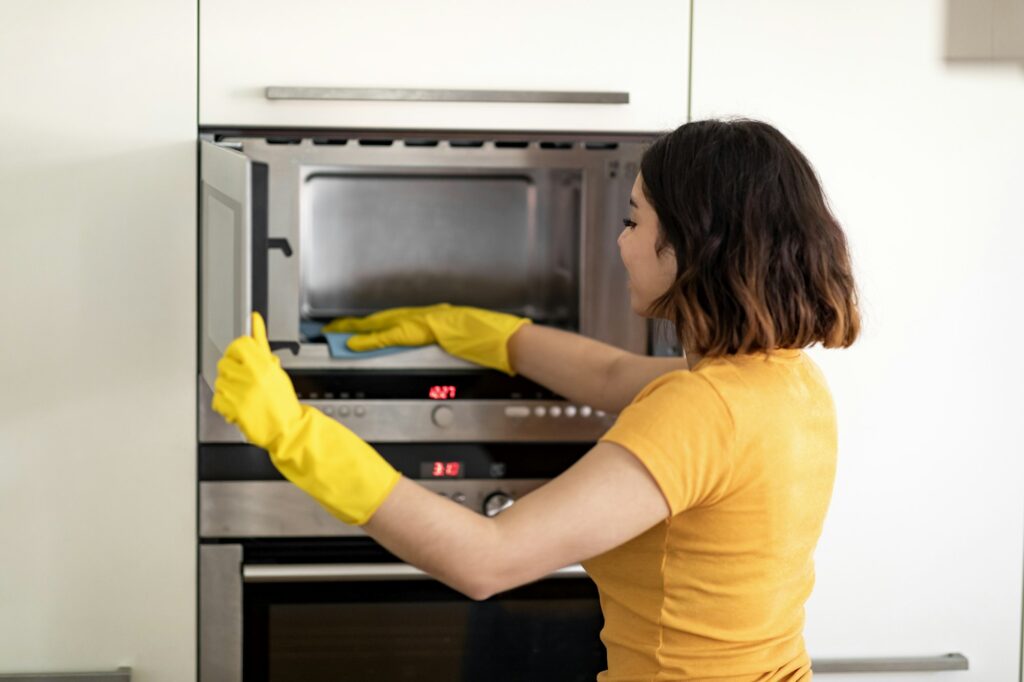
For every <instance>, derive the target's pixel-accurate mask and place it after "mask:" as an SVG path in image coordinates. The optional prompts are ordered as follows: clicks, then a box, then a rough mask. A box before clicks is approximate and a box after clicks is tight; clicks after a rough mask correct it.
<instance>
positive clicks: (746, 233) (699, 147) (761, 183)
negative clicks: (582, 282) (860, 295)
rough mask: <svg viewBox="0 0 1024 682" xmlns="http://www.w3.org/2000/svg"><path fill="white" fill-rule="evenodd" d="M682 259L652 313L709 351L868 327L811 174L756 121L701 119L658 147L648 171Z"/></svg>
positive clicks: (806, 341) (783, 344)
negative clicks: (864, 321)
mask: <svg viewBox="0 0 1024 682" xmlns="http://www.w3.org/2000/svg"><path fill="white" fill-rule="evenodd" d="M640 169H641V176H642V180H643V188H644V195H645V196H646V198H647V200H648V201H649V202H650V203H651V205H652V206H653V207H654V210H655V212H656V213H657V215H658V220H659V222H660V224H661V227H660V235H659V244H658V251H659V252H661V251H662V250H663V249H664V248H665V247H668V246H671V247H672V249H674V251H675V257H676V279H675V282H674V283H673V285H672V286H671V287H670V288H669V289H668V291H666V292H665V294H663V295H662V296H661V297H660V298H658V299H657V300H655V301H654V303H653V304H652V305H651V309H650V311H649V312H650V314H651V315H652V316H655V317H663V318H665V319H668V320H670V321H671V322H672V323H673V324H674V326H675V328H676V331H677V333H678V335H679V338H680V340H681V342H682V343H683V345H684V347H686V348H688V349H691V350H693V351H695V352H697V353H700V354H701V355H704V356H709V357H713V356H718V355H728V354H735V353H753V352H770V351H772V350H775V349H781V348H803V347H805V346H810V345H813V344H814V343H821V344H822V345H824V346H825V347H828V348H832V347H846V346H849V345H850V344H852V343H853V342H854V340H855V339H856V338H857V334H858V332H859V330H860V316H859V314H858V311H857V292H856V286H855V284H854V280H853V273H852V268H851V265H850V256H849V252H848V249H847V243H846V237H845V236H844V235H843V231H842V228H840V226H839V223H838V222H837V221H836V219H835V217H833V215H832V212H831V211H830V210H829V208H828V204H827V201H826V199H825V196H824V194H823V192H822V189H821V185H820V184H819V182H818V178H817V176H816V175H815V172H814V169H813V168H812V167H811V164H810V163H809V162H808V161H807V159H806V158H805V157H804V155H803V154H802V153H801V152H800V150H798V149H797V148H796V147H795V146H794V145H793V144H792V143H791V142H790V141H789V140H787V139H786V138H785V136H783V135H782V133H780V132H779V131H778V130H776V129H775V128H773V127H772V126H770V125H768V124H767V123H762V122H759V121H751V120H745V119H740V120H730V121H716V120H710V121H695V122H692V123H687V124H686V125H683V126H681V127H679V128H678V129H676V130H675V131H673V132H671V133H668V134H667V135H665V136H663V137H661V138H659V139H658V140H657V141H655V142H654V143H653V144H652V145H651V147H650V148H648V149H647V151H646V152H645V153H644V156H643V159H642V161H641V164H640Z"/></svg>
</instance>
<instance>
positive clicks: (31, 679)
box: [0, 667, 132, 682]
mask: <svg viewBox="0 0 1024 682" xmlns="http://www.w3.org/2000/svg"><path fill="white" fill-rule="evenodd" d="M131 679H132V669H131V668H126V667H121V668H118V669H117V670H114V671H108V672H81V673H0V680H3V682H131Z"/></svg>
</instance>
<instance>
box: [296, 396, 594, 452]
mask: <svg viewBox="0 0 1024 682" xmlns="http://www.w3.org/2000/svg"><path fill="white" fill-rule="evenodd" d="M303 402H304V403H306V404H307V405H310V406H312V407H316V408H317V409H319V410H321V411H322V412H323V413H324V414H326V415H327V416H329V417H333V418H334V419H337V420H338V421H340V422H341V423H342V424H344V425H345V426H347V427H348V428H350V429H352V431H354V432H355V433H356V434H358V435H359V436H360V437H361V438H363V439H364V440H368V441H375V442H382V443H387V442H390V443H400V442H415V441H437V440H443V441H468V442H471V441H482V440H483V441H537V440H543V441H588V440H590V441H594V440H597V439H598V438H600V437H601V436H602V435H603V434H604V432H605V431H607V430H608V428H609V427H610V426H611V425H612V423H613V422H614V415H610V414H607V413H605V412H603V411H601V410H596V409H594V408H592V407H590V406H589V405H573V404H570V403H567V402H564V401H539V400H534V401H516V402H503V401H498V400H464V401H459V402H454V401H453V402H446V403H445V404H443V405H439V404H437V403H436V402H432V401H425V400H308V399H307V400H303Z"/></svg>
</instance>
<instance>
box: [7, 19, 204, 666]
mask: <svg viewBox="0 0 1024 682" xmlns="http://www.w3.org/2000/svg"><path fill="white" fill-rule="evenodd" d="M195 55H196V4H195V3H194V2H193V3H182V2H173V1H172V0H158V1H157V0H152V1H147V2H144V3H140V2H129V1H127V0H103V1H102V2H89V3H79V2H70V1H67V0H63V1H50V2H30V1H28V0H15V1H8V2H5V3H4V5H3V12H2V18H0V93H2V95H0V100H2V104H0V229H2V233H0V234H2V236H3V239H2V248H0V311H2V312H0V315H2V323H0V329H2V338H0V348H2V355H0V387H2V389H0V463H2V466H0V673H7V672H24V671H51V670H53V671H58V670H59V671H72V670H112V669H114V668H116V667H117V666H119V665H130V666H133V667H134V668H135V675H134V677H133V679H134V680H136V681H137V682H183V681H185V680H189V679H194V674H195V426H194V419H195V417H194V415H195V392H194V391H195V338H196V335H195V319H196V314H195V285H194V282H195V272H196V265H195V262H196V261H195V248H196V246H195V241H196V240H195V135H196V128H195V126H196V62H195Z"/></svg>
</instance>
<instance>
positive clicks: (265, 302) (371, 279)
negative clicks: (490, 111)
mask: <svg viewBox="0 0 1024 682" xmlns="http://www.w3.org/2000/svg"><path fill="white" fill-rule="evenodd" d="M384 135H385V133H382V132H377V133H362V134H360V135H352V136H350V137H338V138H335V137H331V138H317V137H314V136H312V135H311V134H296V135H295V136H294V137H291V136H276V137H275V136H269V135H261V136H246V135H241V134H238V135H234V134H227V133H224V134H207V135H206V137H205V138H204V140H203V141H202V143H201V153H200V160H201V170H202V193H201V206H200V214H201V219H200V226H201V228H200V229H201V241H200V244H201V251H202V252H203V255H202V260H203V266H202V270H201V281H200V290H201V293H202V309H203V312H202V317H201V325H202V327H203V331H202V337H203V353H202V354H203V359H202V363H201V364H202V367H203V376H204V377H205V378H207V381H208V382H211V381H212V379H213V370H214V368H215V366H216V361H217V358H218V357H219V356H220V353H222V352H223V349H224V348H225V347H226V346H227V344H228V343H230V341H231V340H232V339H233V338H235V337H236V336H238V335H241V334H244V333H247V332H248V317H249V311H250V310H257V311H260V312H263V313H264V317H265V318H266V321H267V329H268V334H269V338H270V341H271V346H272V347H273V348H275V349H276V350H278V351H279V353H278V355H279V357H281V362H282V365H283V366H285V367H290V368H303V367H305V368H338V369H342V368H344V369H362V368H366V369H370V368H372V367H384V368H395V369H398V368H431V367H448V368H463V369H469V368H470V367H471V366H470V365H469V364H468V363H464V362H463V361H461V360H458V359H456V358H452V357H451V356H448V355H447V354H445V353H443V352H441V351H440V350H439V349H437V348H429V347H428V348H425V349H421V351H422V352H420V351H409V352H405V353H403V354H401V355H400V356H398V355H396V356H394V357H393V358H374V359H373V360H367V359H365V358H359V359H354V360H353V359H338V358H335V357H331V356H330V354H329V351H328V345H327V343H326V341H325V339H324V338H323V336H322V335H321V334H320V333H319V330H320V327H322V326H323V324H324V323H326V322H328V321H330V320H332V319H334V318H336V317H348V316H365V315H370V314H372V313H374V312H377V311H380V310H384V309H387V308H395V307H405V306H424V305H431V304H435V303H450V304H453V305H466V306H475V307H480V308H486V309H489V310H496V311H502V312H507V313H511V314H514V315H520V316H524V317H529V318H530V319H532V320H534V321H535V322H538V323H541V324H545V325H549V326H554V327H558V328H562V329H567V330H569V331H576V332H580V333H583V334H585V335H588V336H591V337H593V338H597V339H599V340H603V341H606V342H608V343H612V344H614V345H617V346H619V347H622V348H625V349H628V350H632V351H634V352H646V350H647V339H648V335H647V328H646V324H645V322H644V321H643V320H640V319H639V318H635V316H634V315H633V314H632V312H631V310H630V305H629V295H628V291H627V287H626V282H625V272H624V269H623V268H622V265H621V262H620V260H619V254H618V249H617V247H616V237H617V235H618V234H619V232H620V231H621V218H622V217H623V216H624V215H627V212H628V200H629V193H630V188H631V186H632V184H633V180H634V178H635V177H636V173H637V169H638V167H639V158H640V155H641V154H642V151H643V149H644V146H645V144H646V142H647V139H646V138H644V137H641V136H638V137H637V139H619V138H618V137H613V138H608V139H603V138H602V139H591V138H586V137H579V138H575V137H574V138H570V139H569V140H568V141H561V142H559V141H553V140H551V139H544V137H543V135H540V136H535V138H536V139H522V140H520V139H514V136H512V135H511V134H492V135H491V136H490V137H488V138H487V139H485V140H483V141H480V140H472V139H466V137H467V135H468V133H462V134H461V137H460V136H459V135H457V134H448V137H447V138H446V139H441V140H424V139H421V138H414V137H411V136H410V135H404V136H403V135H401V134H394V133H391V134H389V135H388V137H384ZM634 318H635V319H634ZM283 349H287V351H290V352H285V351H284V350H283ZM211 385H212V384H211Z"/></svg>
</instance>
